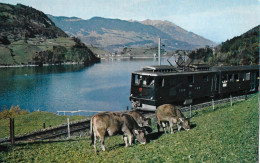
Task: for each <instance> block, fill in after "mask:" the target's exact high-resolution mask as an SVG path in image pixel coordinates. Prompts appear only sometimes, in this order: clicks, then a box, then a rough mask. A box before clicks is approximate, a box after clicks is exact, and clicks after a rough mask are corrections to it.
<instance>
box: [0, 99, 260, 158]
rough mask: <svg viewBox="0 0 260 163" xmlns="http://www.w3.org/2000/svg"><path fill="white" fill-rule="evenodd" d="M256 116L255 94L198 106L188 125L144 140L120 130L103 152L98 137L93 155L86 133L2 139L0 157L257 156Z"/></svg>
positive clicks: (107, 143) (109, 139)
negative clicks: (127, 140)
mask: <svg viewBox="0 0 260 163" xmlns="http://www.w3.org/2000/svg"><path fill="white" fill-rule="evenodd" d="M193 114H195V112H194V113H193ZM258 118H259V115H258V94H256V95H254V96H253V97H251V98H250V99H248V100H247V101H243V102H236V103H234V105H233V106H232V107H231V106H230V105H229V104H224V105H218V106H216V109H215V111H213V109H212V108H205V109H203V110H200V111H197V112H196V114H195V116H194V117H193V118H192V119H191V123H192V126H193V128H192V129H191V130H190V131H181V132H176V133H175V134H159V135H157V134H156V133H152V135H151V138H152V139H151V141H150V142H149V143H148V144H146V145H141V144H140V143H137V144H134V145H133V146H130V147H127V148H126V147H124V143H123V140H122V139H121V136H113V137H109V138H107V139H106V142H105V144H106V149H107V151H106V152H101V148H100V145H99V143H98V150H99V151H100V152H99V153H98V155H96V154H95V153H94V150H93V147H92V146H90V140H89V138H88V137H85V138H74V139H70V140H59V141H40V142H29V143H19V144H16V145H15V146H10V145H5V146H4V145H2V150H3V151H2V152H0V159H1V158H2V160H0V162H1V161H3V162H21V161H22V162H257V161H258ZM152 125H153V128H154V129H155V126H156V120H155V119H153V120H152ZM154 132H155V131H154Z"/></svg>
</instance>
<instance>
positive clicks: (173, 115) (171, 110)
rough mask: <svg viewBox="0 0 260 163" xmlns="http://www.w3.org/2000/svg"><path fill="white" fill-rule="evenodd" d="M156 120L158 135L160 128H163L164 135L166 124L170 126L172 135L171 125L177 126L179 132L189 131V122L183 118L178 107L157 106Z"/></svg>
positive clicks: (169, 105)
mask: <svg viewBox="0 0 260 163" xmlns="http://www.w3.org/2000/svg"><path fill="white" fill-rule="evenodd" d="M156 118H157V130H158V133H159V131H160V126H162V127H163V129H164V132H165V133H166V129H165V127H166V124H167V123H169V125H170V131H171V133H172V134H173V133H174V131H173V124H177V127H178V131H180V130H181V128H184V129H185V130H189V129H190V122H189V120H188V119H186V118H185V117H184V115H183V114H182V113H181V111H180V108H179V107H178V106H174V105H171V104H164V105H161V106H159V107H158V108H157V110H156Z"/></svg>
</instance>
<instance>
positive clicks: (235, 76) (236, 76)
mask: <svg viewBox="0 0 260 163" xmlns="http://www.w3.org/2000/svg"><path fill="white" fill-rule="evenodd" d="M234 79H235V81H236V82H239V78H238V74H235V75H234Z"/></svg>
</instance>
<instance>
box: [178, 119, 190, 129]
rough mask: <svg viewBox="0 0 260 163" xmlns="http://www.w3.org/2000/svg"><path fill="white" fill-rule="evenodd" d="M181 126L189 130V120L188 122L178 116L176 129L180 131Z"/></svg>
mask: <svg viewBox="0 0 260 163" xmlns="http://www.w3.org/2000/svg"><path fill="white" fill-rule="evenodd" d="M181 128H184V129H185V130H190V122H189V120H188V119H185V118H179V121H178V130H179V131H180V130H181Z"/></svg>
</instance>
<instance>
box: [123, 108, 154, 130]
mask: <svg viewBox="0 0 260 163" xmlns="http://www.w3.org/2000/svg"><path fill="white" fill-rule="evenodd" d="M127 114H129V115H131V116H132V117H133V118H134V119H135V121H136V122H137V124H138V125H139V126H140V127H144V126H148V127H151V118H145V117H144V116H143V115H142V114H141V113H139V112H137V111H136V110H132V111H129V112H127Z"/></svg>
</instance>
